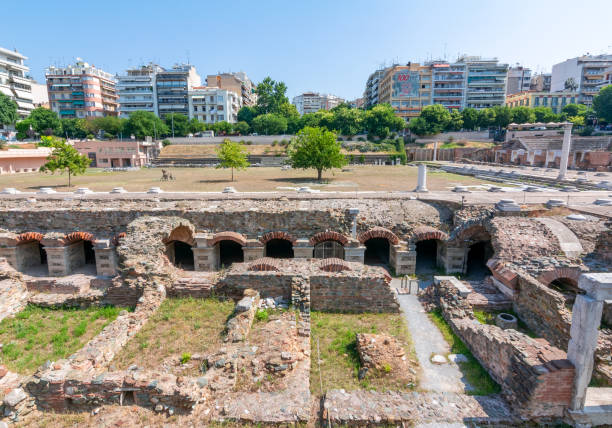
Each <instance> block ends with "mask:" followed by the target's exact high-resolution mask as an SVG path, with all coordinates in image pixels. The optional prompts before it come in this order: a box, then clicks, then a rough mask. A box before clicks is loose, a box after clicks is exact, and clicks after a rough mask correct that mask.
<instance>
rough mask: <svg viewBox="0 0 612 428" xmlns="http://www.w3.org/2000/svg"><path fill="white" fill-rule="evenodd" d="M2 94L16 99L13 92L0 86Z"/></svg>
mask: <svg viewBox="0 0 612 428" xmlns="http://www.w3.org/2000/svg"><path fill="white" fill-rule="evenodd" d="M0 92H2V93H3V94H4V95H8V96H9V97H11V99H12V98H13V97H14V95H13V91H11V90H10V89H9V88H5V87H3V86H0Z"/></svg>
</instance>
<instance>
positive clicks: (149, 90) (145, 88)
mask: <svg viewBox="0 0 612 428" xmlns="http://www.w3.org/2000/svg"><path fill="white" fill-rule="evenodd" d="M163 71H164V69H163V68H162V67H160V66H159V65H157V64H153V63H149V64H147V65H143V66H142V67H135V68H132V69H129V70H126V72H125V74H124V75H121V76H117V94H118V95H119V117H121V118H128V117H129V116H130V113H132V112H134V111H138V110H143V111H148V112H151V113H154V114H158V110H157V85H156V77H157V74H158V73H161V72H163Z"/></svg>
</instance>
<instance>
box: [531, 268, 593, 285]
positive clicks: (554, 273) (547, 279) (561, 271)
mask: <svg viewBox="0 0 612 428" xmlns="http://www.w3.org/2000/svg"><path fill="white" fill-rule="evenodd" d="M582 273H583V271H582V270H581V269H580V268H579V267H559V268H555V269H551V270H548V271H546V272H543V273H541V274H540V276H538V281H540V282H541V283H542V284H544V285H550V283H551V282H553V281H554V280H556V279H560V278H567V279H571V280H572V281H575V282H576V287H577V286H578V278H579V277H580V275H581V274H582Z"/></svg>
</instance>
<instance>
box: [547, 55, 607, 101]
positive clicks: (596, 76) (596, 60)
mask: <svg viewBox="0 0 612 428" xmlns="http://www.w3.org/2000/svg"><path fill="white" fill-rule="evenodd" d="M610 66H612V54H605V55H584V56H580V57H576V58H571V59H567V60H565V61H563V62H560V63H558V64H555V65H553V68H552V78H551V84H550V86H551V88H550V89H551V91H552V92H559V91H564V90H566V82H568V80H569V79H572V80H573V82H574V83H575V84H576V86H577V88H576V92H577V93H578V100H577V101H578V103H580V104H585V105H586V106H589V107H590V106H592V105H593V98H594V97H595V96H596V95H597V94H598V93H599V89H600V86H601V84H602V82H604V81H605V72H606V69H607V68H608V67H610Z"/></svg>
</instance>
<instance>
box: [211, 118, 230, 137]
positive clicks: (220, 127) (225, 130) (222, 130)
mask: <svg viewBox="0 0 612 428" xmlns="http://www.w3.org/2000/svg"><path fill="white" fill-rule="evenodd" d="M212 128H213V131H215V134H218V135H228V134H231V133H232V130H233V127H232V124H231V123H229V122H226V121H224V120H222V121H220V122H216V123H214V124H213V126H212Z"/></svg>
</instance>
